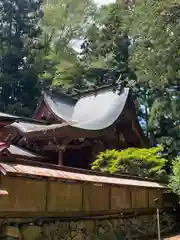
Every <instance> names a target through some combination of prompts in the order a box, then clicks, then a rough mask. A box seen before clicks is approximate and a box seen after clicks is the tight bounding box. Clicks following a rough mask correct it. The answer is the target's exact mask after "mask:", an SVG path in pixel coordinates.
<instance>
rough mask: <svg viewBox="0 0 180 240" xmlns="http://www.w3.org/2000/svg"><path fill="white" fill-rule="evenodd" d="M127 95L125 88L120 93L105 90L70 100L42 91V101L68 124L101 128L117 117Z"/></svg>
mask: <svg viewBox="0 0 180 240" xmlns="http://www.w3.org/2000/svg"><path fill="white" fill-rule="evenodd" d="M128 95H129V89H128V88H125V89H124V90H123V91H122V92H121V93H120V94H119V93H118V92H117V91H113V90H106V91H101V92H98V93H96V94H94V95H93V94H91V95H86V96H83V97H82V98H80V99H79V100H77V101H71V100H67V99H64V98H57V97H54V96H53V95H49V94H46V93H44V101H45V103H46V104H47V106H48V108H49V110H50V111H51V112H52V113H53V114H54V115H55V116H57V117H58V118H60V119H62V120H64V121H66V122H68V124H69V125H71V126H73V127H76V128H81V129H86V130H101V129H105V128H107V127H109V126H111V125H112V124H113V123H114V122H115V121H116V120H117V119H118V117H119V116H120V114H121V113H122V111H123V109H124V106H125V104H126V101H127V98H128Z"/></svg>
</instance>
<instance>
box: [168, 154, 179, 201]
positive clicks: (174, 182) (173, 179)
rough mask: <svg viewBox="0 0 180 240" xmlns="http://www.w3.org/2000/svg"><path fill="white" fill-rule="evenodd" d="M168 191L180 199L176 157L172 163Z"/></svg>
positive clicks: (177, 159) (177, 160)
mask: <svg viewBox="0 0 180 240" xmlns="http://www.w3.org/2000/svg"><path fill="white" fill-rule="evenodd" d="M169 187H170V189H171V190H172V191H173V192H174V193H175V194H177V195H178V196H179V197H180V159H179V157H177V158H176V159H175V160H174V161H173V166H172V175H170V179H169Z"/></svg>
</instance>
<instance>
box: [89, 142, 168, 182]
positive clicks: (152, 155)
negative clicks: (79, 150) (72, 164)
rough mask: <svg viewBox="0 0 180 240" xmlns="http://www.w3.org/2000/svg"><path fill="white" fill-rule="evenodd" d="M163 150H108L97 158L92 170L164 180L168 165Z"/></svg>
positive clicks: (158, 148)
mask: <svg viewBox="0 0 180 240" xmlns="http://www.w3.org/2000/svg"><path fill="white" fill-rule="evenodd" d="M162 150H163V148H162V147H154V148H149V149H145V148H142V149H139V148H129V149H126V150H121V151H117V150H106V151H105V152H101V153H100V154H99V155H98V156H97V159H96V160H95V162H93V164H92V169H94V170H97V169H98V170H100V171H102V172H109V173H123V174H130V175H136V176H140V177H145V178H148V177H149V178H154V179H162V178H164V177H165V176H166V174H165V170H164V167H165V164H166V163H167V160H166V159H165V158H164V157H163V155H162V153H161V152H162Z"/></svg>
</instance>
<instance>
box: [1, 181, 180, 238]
mask: <svg viewBox="0 0 180 240" xmlns="http://www.w3.org/2000/svg"><path fill="white" fill-rule="evenodd" d="M0 188H1V189H3V190H6V191H7V192H8V195H7V196H1V197H0V238H1V239H3V240H100V239H102V240H106V239H107V240H110V239H111V240H118V239H122V240H123V239H124V240H125V239H126V240H127V239H128V240H132V239H136V240H140V239H144V237H147V236H149V237H150V236H156V233H157V215H156V208H157V207H158V208H159V209H160V226H161V233H162V234H166V233H169V232H170V231H172V230H173V229H175V228H176V227H179V226H178V221H177V220H176V218H175V214H174V212H173V211H172V209H173V208H172V205H173V204H172V202H168V208H167V207H165V206H167V202H166V201H165V199H164V197H163V196H164V195H163V192H164V189H156V188H147V187H140V186H139V187H134V186H122V185H119V186H118V185H112V184H95V183H88V182H62V180H61V181H60V180H54V179H50V178H33V177H24V176H3V177H2V176H1V181H0ZM155 199H158V200H159V201H158V203H155V201H154V200H155Z"/></svg>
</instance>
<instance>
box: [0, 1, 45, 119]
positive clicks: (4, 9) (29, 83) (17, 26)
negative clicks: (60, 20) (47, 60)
mask: <svg viewBox="0 0 180 240" xmlns="http://www.w3.org/2000/svg"><path fill="white" fill-rule="evenodd" d="M0 5H1V8H0V26H1V28H0V55H1V57H0V102H1V104H0V110H1V111H5V112H10V113H13V114H20V115H26V116H32V111H33V110H34V109H35V107H36V102H37V98H38V96H39V88H38V82H37V81H38V71H39V69H38V66H39V52H40V49H41V48H42V47H43V46H42V44H41V41H40V34H41V28H40V20H41V17H42V12H41V10H40V7H41V2H40V1H34V0H32V1H30V0H23V1H18V0H0Z"/></svg>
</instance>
